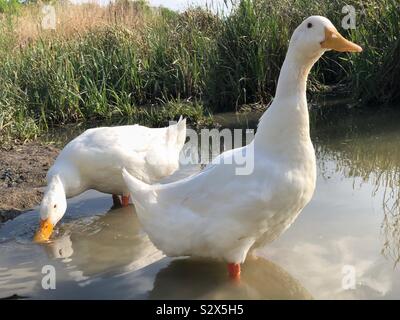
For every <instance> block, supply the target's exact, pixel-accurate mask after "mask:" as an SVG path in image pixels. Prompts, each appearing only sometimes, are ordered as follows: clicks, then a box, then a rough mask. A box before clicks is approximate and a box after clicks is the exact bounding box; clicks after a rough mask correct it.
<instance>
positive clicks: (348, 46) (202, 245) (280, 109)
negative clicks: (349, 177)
mask: <svg viewBox="0 0 400 320" xmlns="http://www.w3.org/2000/svg"><path fill="white" fill-rule="evenodd" d="M329 49H334V50H337V51H342V52H343V51H348V52H361V51H362V49H361V47H359V46H358V45H356V44H354V43H352V42H350V41H348V40H346V39H345V38H343V37H342V36H341V35H340V34H339V33H338V31H337V30H336V28H335V27H334V26H333V24H332V23H331V22H330V21H329V20H328V19H327V18H324V17H321V16H311V17H309V18H307V19H306V20H305V21H303V22H302V23H301V24H300V25H299V26H298V27H297V29H296V30H295V31H294V33H293V36H292V38H291V40H290V44H289V48H288V52H287V55H286V58H285V61H284V63H283V66H282V69H281V72H280V76H279V80H278V86H277V90H276V96H275V99H274V100H273V103H272V104H271V106H270V107H269V108H268V110H267V111H266V112H265V113H264V115H263V116H262V117H261V119H260V123H259V126H258V131H257V133H256V135H255V138H254V140H253V141H252V142H251V143H250V144H249V145H247V146H245V147H243V148H238V149H233V150H230V151H228V152H224V153H222V154H221V155H219V157H217V158H216V159H215V160H214V161H213V163H211V164H210V165H208V166H207V167H206V168H205V169H204V170H203V171H202V172H200V173H199V174H197V175H194V176H191V177H189V178H186V179H183V180H181V181H177V182H174V183H170V184H166V185H148V184H147V183H145V182H142V181H140V180H138V179H137V178H134V177H132V176H131V175H130V174H129V172H128V171H126V170H123V177H124V179H125V181H126V183H127V185H128V187H129V190H130V191H131V194H132V199H133V203H134V204H135V205H136V209H137V213H138V218H139V220H140V221H141V223H142V225H143V227H144V229H145V231H146V232H147V233H148V235H149V237H150V239H151V240H152V241H153V242H154V244H155V245H156V246H157V247H158V248H159V249H161V250H162V251H164V253H165V254H167V255H169V256H198V257H207V258H217V259H223V260H225V261H226V262H228V271H229V274H230V276H231V277H232V278H235V279H239V278H240V263H243V262H244V260H245V258H246V255H247V253H248V251H249V249H250V248H251V247H256V246H257V245H259V244H260V243H264V242H269V241H272V240H273V239H275V238H276V237H278V236H279V235H280V234H281V233H282V232H284V231H285V230H286V229H287V228H288V227H289V226H290V225H291V223H292V222H293V221H294V220H295V218H296V217H297V216H298V214H299V213H300V212H301V210H302V209H303V208H304V207H305V205H306V204H307V203H308V202H309V201H310V200H311V198H312V195H313V192H314V189H315V180H316V162H315V153H314V148H313V145H312V142H311V139H310V131H309V115H308V108H307V101H306V83H307V76H308V74H309V72H310V69H311V67H312V66H313V64H314V63H315V62H316V61H317V60H318V59H319V58H320V57H321V56H322V54H323V53H324V52H325V51H327V50H329ZM252 150H253V151H252ZM242 154H243V155H246V156H247V158H246V161H254V169H253V171H252V173H251V174H249V175H237V174H236V173H237V171H236V168H238V167H239V166H238V165H236V164H235V161H224V160H232V157H233V159H235V156H238V158H241V157H242ZM252 155H254V157H252ZM224 162H225V163H224ZM229 163H232V164H229Z"/></svg>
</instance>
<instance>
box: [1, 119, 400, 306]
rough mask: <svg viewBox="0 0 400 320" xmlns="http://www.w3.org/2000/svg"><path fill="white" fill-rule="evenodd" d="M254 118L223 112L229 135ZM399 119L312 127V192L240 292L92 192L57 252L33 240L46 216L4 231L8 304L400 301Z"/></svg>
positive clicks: (73, 208)
mask: <svg viewBox="0 0 400 320" xmlns="http://www.w3.org/2000/svg"><path fill="white" fill-rule="evenodd" d="M257 118H258V115H253V116H252V117H250V118H249V117H246V116H241V117H239V118H237V117H235V116H233V115H223V116H220V120H221V122H224V125H226V126H231V127H246V126H250V127H252V126H254V125H255V123H256V122H255V120H256V119H257ZM222 120H223V121H222ZM399 120H400V115H398V114H381V115H379V116H378V115H373V116H357V117H344V118H343V119H340V120H336V121H335V122H334V123H333V125H330V126H325V127H324V128H323V130H322V129H320V128H317V129H314V130H313V141H314V144H315V147H316V152H317V158H318V181H317V188H316V191H315V195H314V197H313V199H312V201H311V202H310V204H309V205H308V206H307V207H306V208H305V209H304V210H303V212H302V214H301V215H300V216H299V218H298V219H297V220H296V221H295V223H294V224H293V225H292V226H291V228H290V229H289V230H288V231H287V232H286V233H285V234H283V235H282V236H281V237H280V238H279V239H278V240H276V241H275V242H273V243H272V244H270V245H268V246H266V247H264V248H260V249H259V250H257V257H254V258H252V257H249V258H248V260H247V261H246V263H245V264H244V266H243V269H242V270H243V275H242V281H241V283H239V284H237V283H231V282H230V281H229V280H228V279H227V275H226V267H225V265H224V264H223V263H218V262H213V261H200V260H193V259H188V258H180V259H171V258H168V257H165V256H164V255H163V254H162V253H161V252H160V251H158V250H157V249H156V248H155V247H154V246H153V245H152V244H151V242H150V241H149V239H148V238H147V236H146V234H145V233H144V232H143V231H142V230H141V227H140V224H139V222H138V220H137V218H136V215H135V211H134V207H133V206H130V207H128V208H119V209H111V206H112V201H111V197H110V196H109V195H104V194H101V193H98V192H94V191H89V192H86V193H84V194H82V195H80V196H79V197H76V198H74V199H71V200H70V201H69V204H68V211H67V214H66V215H65V217H64V219H63V220H62V223H60V224H59V225H58V227H57V229H56V235H55V237H54V240H53V241H52V242H50V243H48V244H43V245H38V244H33V243H32V242H31V238H32V236H33V233H34V231H35V228H36V225H37V220H38V213H37V209H35V210H33V211H32V212H28V213H26V214H23V215H21V216H19V217H17V218H16V219H14V220H12V221H9V222H7V223H5V224H3V225H2V226H1V227H0V297H8V296H12V295H17V296H19V297H24V298H39V299H46V298H63V299H64V298H66V299H69V298H75V299H81V298H83V299H91V298H99V299H102V298H111V299H112V298H118V299H157V298H171V299H173V298H187V299H192V298H194V299H201V298H209V299H217V298H218V299H241V298H243V299H337V298H344V299H360V298H361V299H364V298H374V299H375V298H376V299H379V298H389V299H399V298H400V271H399V267H398V265H397V264H396V262H398V260H399V257H400V251H399V250H400V213H399V203H398V201H399V193H398V192H399V189H398V186H399V181H400V179H399V178H400V139H399V136H400V127H399V126H398V123H399ZM196 170H198V168H197V167H195V168H193V167H187V168H184V169H183V170H181V171H180V172H178V173H176V174H175V175H174V176H173V177H171V178H169V180H174V179H178V178H181V177H183V176H185V175H187V174H190V173H192V172H193V171H196ZM45 265H51V266H54V268H55V271H56V289H55V290H44V289H43V288H42V279H43V277H44V274H42V268H43V266H45ZM353 280H354V281H353Z"/></svg>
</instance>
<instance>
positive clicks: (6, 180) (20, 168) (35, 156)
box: [0, 142, 59, 222]
mask: <svg viewBox="0 0 400 320" xmlns="http://www.w3.org/2000/svg"><path fill="white" fill-rule="evenodd" d="M58 153H59V149H58V148H56V147H54V146H51V145H45V144H41V143H39V142H32V143H27V144H24V145H14V146H11V147H0V222H4V221H6V220H9V219H13V218H14V217H16V216H17V215H18V214H20V213H21V212H23V211H25V210H27V209H30V208H32V207H34V206H35V205H37V204H39V203H40V200H41V197H42V195H43V187H44V186H45V185H46V173H47V170H48V169H49V168H50V166H51V165H52V164H53V162H54V160H55V158H56V156H57V155H58Z"/></svg>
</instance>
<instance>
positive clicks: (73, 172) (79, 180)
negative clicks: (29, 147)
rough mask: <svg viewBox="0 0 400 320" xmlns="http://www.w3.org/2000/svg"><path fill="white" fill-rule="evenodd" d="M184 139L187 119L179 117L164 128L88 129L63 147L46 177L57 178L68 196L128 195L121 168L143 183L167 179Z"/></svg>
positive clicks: (177, 164) (176, 166)
mask: <svg viewBox="0 0 400 320" xmlns="http://www.w3.org/2000/svg"><path fill="white" fill-rule="evenodd" d="M185 138H186V120H185V119H183V120H182V118H181V119H180V120H179V122H178V123H176V124H173V125H170V126H169V127H166V128H147V127H144V126H140V125H129V126H117V127H100V128H94V129H89V130H86V131H85V132H84V133H82V134H81V135H80V136H78V137H77V138H75V139H74V140H72V141H71V142H69V143H68V144H67V145H66V146H65V148H64V149H63V150H62V151H61V153H60V155H59V156H58V157H57V159H56V162H55V163H54V165H53V167H52V168H51V169H50V170H49V172H48V175H47V178H48V181H49V180H50V179H51V177H52V176H53V175H54V174H58V175H60V177H61V179H62V180H63V183H64V186H65V190H66V193H67V197H72V196H74V195H76V194H79V193H81V192H82V191H84V190H87V189H95V190H98V191H100V192H105V193H113V194H124V193H129V191H128V189H127V188H126V185H125V183H124V181H123V179H122V176H121V169H122V168H126V169H127V170H128V171H129V172H130V173H131V174H132V175H134V176H136V177H139V178H140V179H142V180H143V181H146V182H154V181H157V180H159V179H161V178H163V177H165V176H168V175H170V174H172V173H173V172H174V171H175V170H176V169H177V168H178V167H179V152H180V150H181V149H182V147H183V144H184V142H185Z"/></svg>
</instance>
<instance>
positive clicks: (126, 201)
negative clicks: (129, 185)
mask: <svg viewBox="0 0 400 320" xmlns="http://www.w3.org/2000/svg"><path fill="white" fill-rule="evenodd" d="M122 206H123V207H127V206H129V194H128V195H123V196H122Z"/></svg>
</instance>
